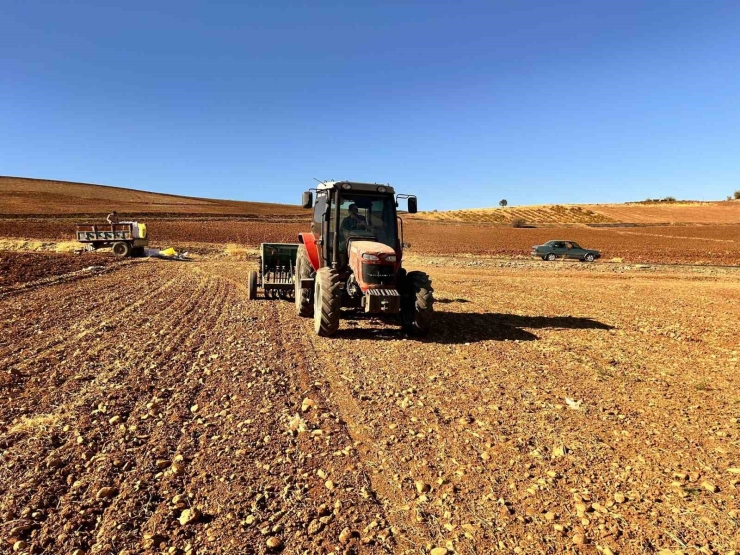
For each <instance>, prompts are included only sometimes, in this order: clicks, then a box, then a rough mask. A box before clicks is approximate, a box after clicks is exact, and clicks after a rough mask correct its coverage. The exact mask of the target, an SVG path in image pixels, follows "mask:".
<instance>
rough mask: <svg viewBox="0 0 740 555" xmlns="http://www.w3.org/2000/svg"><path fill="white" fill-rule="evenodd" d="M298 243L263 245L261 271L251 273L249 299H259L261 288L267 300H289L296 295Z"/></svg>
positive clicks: (260, 260) (261, 247)
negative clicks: (258, 292) (258, 290)
mask: <svg viewBox="0 0 740 555" xmlns="http://www.w3.org/2000/svg"><path fill="white" fill-rule="evenodd" d="M297 256H298V244H297V243H295V244H294V243H262V244H261V245H260V259H259V270H252V271H251V272H249V279H248V292H247V298H249V299H256V298H257V288H258V287H261V288H262V290H263V292H264V295H265V298H266V299H276V298H280V299H287V298H290V297H292V296H293V295H294V293H295V262H296V257H297Z"/></svg>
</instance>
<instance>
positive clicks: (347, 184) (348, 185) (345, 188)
mask: <svg viewBox="0 0 740 555" xmlns="http://www.w3.org/2000/svg"><path fill="white" fill-rule="evenodd" d="M351 188H352V185H350V184H349V183H342V189H344V190H345V191H349V190H350V189H351Z"/></svg>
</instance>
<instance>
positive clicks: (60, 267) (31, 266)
mask: <svg viewBox="0 0 740 555" xmlns="http://www.w3.org/2000/svg"><path fill="white" fill-rule="evenodd" d="M119 263H121V260H120V259H117V258H113V257H112V256H111V255H110V254H109V253H106V254H103V253H82V254H78V255H74V254H38V253H29V252H9V251H0V291H2V289H3V288H7V287H8V286H11V285H17V284H23V283H29V282H34V281H36V280H40V279H48V278H54V277H58V276H63V275H65V274H69V273H73V272H78V271H80V270H84V269H86V268H90V267H98V268H99V267H105V266H110V265H112V264H119Z"/></svg>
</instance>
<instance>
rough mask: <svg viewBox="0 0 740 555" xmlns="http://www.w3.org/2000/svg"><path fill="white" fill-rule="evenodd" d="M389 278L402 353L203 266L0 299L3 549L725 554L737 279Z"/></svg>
mask: <svg viewBox="0 0 740 555" xmlns="http://www.w3.org/2000/svg"><path fill="white" fill-rule="evenodd" d="M411 262H412V263H413V264H414V265H415V266H416V267H417V268H420V269H424V270H426V271H428V272H429V273H430V275H431V276H432V278H433V280H434V287H435V295H436V298H437V303H436V310H437V317H436V327H435V330H434V331H433V333H432V334H431V335H430V336H429V337H428V338H426V339H424V340H416V339H412V338H407V337H404V336H403V335H401V334H400V332H399V331H398V330H397V328H396V326H395V325H392V324H391V323H389V322H385V321H380V320H376V319H369V318H354V319H348V320H343V321H342V325H341V330H340V333H339V334H338V336H337V337H335V338H332V339H321V338H317V337H315V336H314V335H313V334H312V332H311V328H312V326H311V322H310V321H307V320H304V319H300V318H298V317H297V316H295V314H294V307H293V305H292V304H291V303H287V302H280V301H265V300H258V301H251V302H249V301H247V300H246V290H245V287H244V284H245V281H246V273H247V271H248V270H249V269H250V266H249V264H246V263H244V262H229V261H225V260H224V259H201V260H199V261H195V262H189V263H185V262H182V263H178V262H165V261H158V260H134V261H131V262H129V263H127V264H124V265H120V266H115V267H112V269H111V271H109V272H107V273H104V274H100V275H91V276H89V277H85V278H82V279H77V280H75V281H60V282H55V283H49V284H47V285H41V286H38V287H34V288H29V289H24V290H20V289H13V290H9V289H7V288H0V397H1V398H2V402H1V403H0V541H2V544H0V553H9V552H11V551H12V549H13V548H14V547H13V546H15V549H17V552H21V553H38V554H40V553H49V554H52V553H53V554H57V553H59V554H71V553H73V552H74V553H114V554H120V553H128V554H132V553H191V554H196V553H200V554H205V553H224V554H231V553H273V552H277V551H279V550H282V552H284V553H330V552H335V553H409V554H411V553H414V554H415V553H430V552H431V553H434V554H435V555H436V554H437V553H460V554H473V553H493V552H500V553H564V552H570V551H572V550H575V551H577V552H581V553H625V554H626V553H657V552H661V550H665V549H669V550H671V553H679V552H680V553H697V552H699V550H702V552H703V553H722V554H725V553H729V552H730V551H731V550H738V549H740V539H739V538H740V521H739V520H738V519H739V515H738V510H739V509H740V506H739V502H738V494H739V493H740V491H739V490H738V481H739V480H740V412H739V407H740V405H739V404H738V403H739V402H740V399H739V398H738V390H739V389H738V388H739V387H740V382H739V379H740V378H738V341H737V340H738V335H737V322H738V320H740V280H739V279H738V278H739V277H740V274H738V272H737V271H735V270H732V269H724V270H721V269H699V268H695V269H670V270H668V269H658V268H656V267H648V268H643V269H640V270H629V269H627V268H623V267H618V266H607V265H573V264H561V263H556V264H551V265H548V264H545V263H542V262H476V265H474V266H467V265H461V262H460V261H455V260H453V259H450V258H444V257H441V258H437V259H416V260H414V261H411ZM471 264H472V263H471ZM433 549H436V551H433ZM75 550H81V551H75Z"/></svg>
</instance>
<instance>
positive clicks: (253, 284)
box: [247, 270, 257, 301]
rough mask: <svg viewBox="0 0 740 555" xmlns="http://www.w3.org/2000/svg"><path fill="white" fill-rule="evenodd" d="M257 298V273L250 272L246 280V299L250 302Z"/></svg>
mask: <svg viewBox="0 0 740 555" xmlns="http://www.w3.org/2000/svg"><path fill="white" fill-rule="evenodd" d="M256 298H257V272H255V271H254V270H252V271H251V272H249V278H248V279H247V299H249V300H250V301H252V300H254V299H256Z"/></svg>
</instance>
